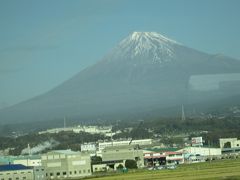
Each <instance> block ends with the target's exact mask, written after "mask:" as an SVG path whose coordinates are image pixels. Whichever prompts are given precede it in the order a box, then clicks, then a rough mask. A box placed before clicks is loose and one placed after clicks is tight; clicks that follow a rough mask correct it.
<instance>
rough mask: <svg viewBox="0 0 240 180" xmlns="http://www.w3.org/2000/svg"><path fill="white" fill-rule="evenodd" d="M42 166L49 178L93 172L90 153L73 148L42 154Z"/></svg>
mask: <svg viewBox="0 0 240 180" xmlns="http://www.w3.org/2000/svg"><path fill="white" fill-rule="evenodd" d="M42 166H43V167H44V168H45V171H46V178H47V179H55V178H58V179H64V178H78V177H85V176H90V175H91V174H92V171H91V161H90V156H89V154H87V153H82V152H74V151H71V150H56V151H52V152H48V153H47V154H44V155H42Z"/></svg>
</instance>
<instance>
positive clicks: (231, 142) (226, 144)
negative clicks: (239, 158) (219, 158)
mask: <svg viewBox="0 0 240 180" xmlns="http://www.w3.org/2000/svg"><path fill="white" fill-rule="evenodd" d="M219 144H220V148H221V149H223V148H240V140H238V139H237V138H221V139H219Z"/></svg>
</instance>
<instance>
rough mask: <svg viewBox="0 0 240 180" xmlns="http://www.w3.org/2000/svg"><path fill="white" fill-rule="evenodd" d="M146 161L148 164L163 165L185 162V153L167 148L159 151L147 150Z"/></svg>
mask: <svg viewBox="0 0 240 180" xmlns="http://www.w3.org/2000/svg"><path fill="white" fill-rule="evenodd" d="M144 161H145V165H146V166H153V167H155V166H162V165H173V164H183V163H184V155H183V154H182V152H174V151H169V150H168V149H166V150H164V149H163V150H161V151H159V152H147V153H144Z"/></svg>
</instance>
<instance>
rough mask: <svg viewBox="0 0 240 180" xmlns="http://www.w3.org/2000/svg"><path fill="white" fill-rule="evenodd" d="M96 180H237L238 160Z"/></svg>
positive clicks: (138, 172) (140, 172) (97, 178)
mask: <svg viewBox="0 0 240 180" xmlns="http://www.w3.org/2000/svg"><path fill="white" fill-rule="evenodd" d="M94 179H96V180H132V179H133V180H135V179H138V180H140V179H141V180H143V179H169V180H173V179H205V180H206V179H209V180H210V179H232V180H235V179H239V180H240V159H229V160H218V161H216V160H215V161H212V162H205V163H196V164H184V165H179V166H178V167H177V169H175V170H152V171H149V170H137V171H135V172H128V173H126V174H123V173H117V174H113V175H110V176H103V177H95V178H94Z"/></svg>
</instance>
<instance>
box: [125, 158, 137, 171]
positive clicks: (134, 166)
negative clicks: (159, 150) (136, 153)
mask: <svg viewBox="0 0 240 180" xmlns="http://www.w3.org/2000/svg"><path fill="white" fill-rule="evenodd" d="M125 167H126V168H128V169H137V168H138V167H137V162H136V161H135V160H132V159H127V160H126V161H125Z"/></svg>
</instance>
